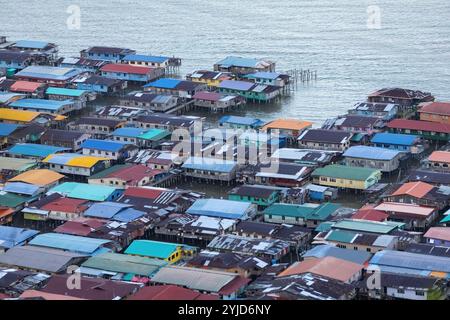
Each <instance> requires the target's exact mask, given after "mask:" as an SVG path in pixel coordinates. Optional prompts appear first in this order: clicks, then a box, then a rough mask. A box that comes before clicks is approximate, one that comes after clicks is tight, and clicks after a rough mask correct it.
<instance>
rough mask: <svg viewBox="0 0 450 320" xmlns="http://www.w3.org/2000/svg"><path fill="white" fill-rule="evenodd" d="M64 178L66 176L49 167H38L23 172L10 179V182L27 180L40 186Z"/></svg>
mask: <svg viewBox="0 0 450 320" xmlns="http://www.w3.org/2000/svg"><path fill="white" fill-rule="evenodd" d="M62 178H64V176H63V175H62V174H59V173H57V172H54V171H51V170H47V169H36V170H29V171H26V172H24V173H21V174H19V175H18V176H15V177H14V178H12V179H9V182H25V183H29V184H34V185H38V186H45V185H49V184H52V183H54V182H57V181H58V180H60V179H62Z"/></svg>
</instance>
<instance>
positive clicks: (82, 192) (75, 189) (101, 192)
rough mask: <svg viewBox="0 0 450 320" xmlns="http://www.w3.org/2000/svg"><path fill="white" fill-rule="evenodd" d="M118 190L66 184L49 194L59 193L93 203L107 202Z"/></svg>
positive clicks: (55, 188) (72, 183)
mask: <svg viewBox="0 0 450 320" xmlns="http://www.w3.org/2000/svg"><path fill="white" fill-rule="evenodd" d="M117 192H118V190H117V189H116V188H113V187H109V186H102V185H91V184H87V183H77V182H65V183H63V184H60V185H58V186H56V187H54V188H52V189H51V190H50V191H49V192H48V193H47V194H52V193H59V194H62V195H65V196H67V197H69V198H74V199H83V200H91V201H106V200H107V199H108V198H109V197H111V195H113V194H115V193H117Z"/></svg>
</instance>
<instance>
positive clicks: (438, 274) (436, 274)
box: [430, 271, 447, 279]
mask: <svg viewBox="0 0 450 320" xmlns="http://www.w3.org/2000/svg"><path fill="white" fill-rule="evenodd" d="M430 276H431V277H433V278H443V279H446V278H447V272H440V271H433V272H431V273H430Z"/></svg>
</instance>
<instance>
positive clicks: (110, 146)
mask: <svg viewBox="0 0 450 320" xmlns="http://www.w3.org/2000/svg"><path fill="white" fill-rule="evenodd" d="M126 145H128V143H125V142H119V141H113V140H97V139H88V140H86V141H85V142H83V143H82V144H81V148H86V149H96V150H104V151H110V152H117V151H119V150H121V149H122V148H123V147H125V146H126Z"/></svg>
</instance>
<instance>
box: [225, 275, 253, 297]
mask: <svg viewBox="0 0 450 320" xmlns="http://www.w3.org/2000/svg"><path fill="white" fill-rule="evenodd" d="M249 282H250V279H247V278H244V277H236V278H234V280H233V281H231V282H229V283H228V284H227V285H226V286H224V287H223V288H222V289H221V290H220V291H219V294H221V295H226V296H227V295H230V294H232V293H235V292H237V291H239V289H241V288H243V287H245V286H246V285H247V284H248V283H249Z"/></svg>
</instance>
